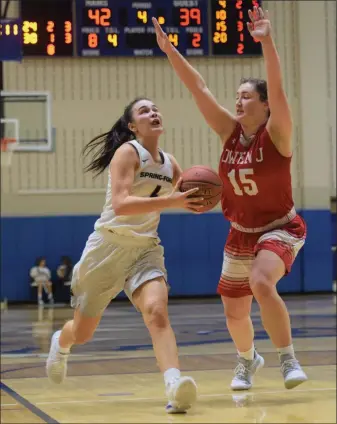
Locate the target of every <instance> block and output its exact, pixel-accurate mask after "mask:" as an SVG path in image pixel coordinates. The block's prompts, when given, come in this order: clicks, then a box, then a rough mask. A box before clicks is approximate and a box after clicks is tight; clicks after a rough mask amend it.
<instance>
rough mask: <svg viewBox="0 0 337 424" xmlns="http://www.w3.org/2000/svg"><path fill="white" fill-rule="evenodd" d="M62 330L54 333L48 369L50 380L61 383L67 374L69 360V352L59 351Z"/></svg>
mask: <svg viewBox="0 0 337 424" xmlns="http://www.w3.org/2000/svg"><path fill="white" fill-rule="evenodd" d="M60 334H61V330H59V331H56V333H54V335H53V337H52V339H51V344H50V351H49V355H48V359H47V364H46V370H47V375H48V378H49V380H50V381H52V382H53V383H56V384H61V383H62V382H63V380H64V379H65V377H66V375H67V360H68V356H69V354H65V353H60V352H59V337H60Z"/></svg>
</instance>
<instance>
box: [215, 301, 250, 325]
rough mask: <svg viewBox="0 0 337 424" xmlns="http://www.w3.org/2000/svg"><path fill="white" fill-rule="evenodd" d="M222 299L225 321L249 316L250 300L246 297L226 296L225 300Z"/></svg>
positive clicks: (238, 319)
mask: <svg viewBox="0 0 337 424" xmlns="http://www.w3.org/2000/svg"><path fill="white" fill-rule="evenodd" d="M240 299H241V300H242V301H241V302H240ZM222 301H223V307H224V312H225V317H226V320H227V321H228V320H230V321H240V320H242V319H245V318H247V317H249V316H250V309H251V308H250V303H251V301H250V302H249V299H248V298H246V297H244V298H234V299H232V298H229V299H228V298H227V301H226V300H224V298H223V299H222Z"/></svg>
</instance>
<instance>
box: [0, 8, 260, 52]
mask: <svg viewBox="0 0 337 424" xmlns="http://www.w3.org/2000/svg"><path fill="white" fill-rule="evenodd" d="M260 4H261V0H149V1H147V0H139V1H137V0H21V27H20V29H19V30H18V31H16V34H17V35H16V37H17V39H16V41H15V40H14V38H15V37H13V31H12V34H11V38H9V37H7V35H6V34H5V32H4V31H2V32H1V31H0V46H2V45H7V50H8V51H10V47H9V48H8V45H9V46H10V45H11V43H15V42H16V43H17V42H18V39H19V40H20V41H21V43H22V51H23V56H24V57H27V56H45V57H48V56H49V57H71V56H78V57H82V56H85V57H101V56H104V57H107V56H143V57H144V56H162V55H164V53H163V52H162V51H161V50H160V49H159V47H158V45H157V41H156V34H155V30H154V27H153V25H152V21H151V18H152V17H153V16H154V17H156V18H157V19H158V21H159V23H160V24H161V26H162V28H163V30H164V31H165V32H166V33H167V35H168V37H169V40H170V41H171V43H172V44H173V45H174V46H175V47H176V48H177V50H178V51H179V52H180V53H182V54H183V55H184V56H259V55H261V54H262V50H261V44H260V43H259V42H257V41H256V40H254V39H253V38H252V37H251V35H250V34H249V32H248V29H247V26H246V22H247V21H248V20H249V17H248V10H249V9H252V8H253V7H254V6H259V5H260Z"/></svg>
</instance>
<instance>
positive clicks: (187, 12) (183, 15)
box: [180, 7, 201, 26]
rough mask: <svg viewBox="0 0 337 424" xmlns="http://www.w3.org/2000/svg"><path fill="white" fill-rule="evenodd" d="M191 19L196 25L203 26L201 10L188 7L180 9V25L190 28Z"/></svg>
mask: <svg viewBox="0 0 337 424" xmlns="http://www.w3.org/2000/svg"><path fill="white" fill-rule="evenodd" d="M191 19H193V20H195V21H196V22H195V25H201V14H200V9H198V8H196V7H192V8H191V9H188V8H187V7H182V8H181V9H180V25H181V26H188V25H189V24H190V21H191Z"/></svg>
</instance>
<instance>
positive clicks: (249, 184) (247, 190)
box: [228, 168, 259, 196]
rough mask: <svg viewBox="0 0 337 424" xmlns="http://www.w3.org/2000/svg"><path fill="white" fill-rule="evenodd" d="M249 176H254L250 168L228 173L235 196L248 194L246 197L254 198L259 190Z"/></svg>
mask: <svg viewBox="0 0 337 424" xmlns="http://www.w3.org/2000/svg"><path fill="white" fill-rule="evenodd" d="M249 175H254V170H253V169H252V168H247V169H239V170H237V169H232V170H231V171H230V172H229V173H228V178H229V181H230V182H231V184H232V186H233V189H234V193H235V194H236V195H237V196H243V195H244V194H248V196H256V195H257V193H258V192H259V190H258V189H257V185H256V182H255V181H254V180H253V179H252V178H249Z"/></svg>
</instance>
